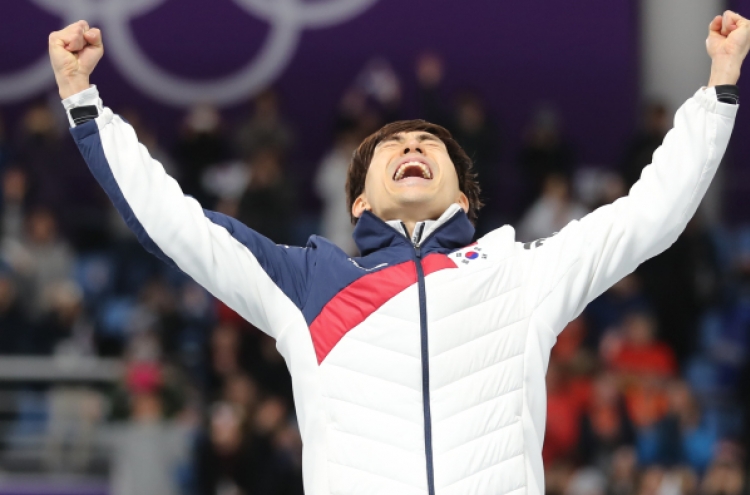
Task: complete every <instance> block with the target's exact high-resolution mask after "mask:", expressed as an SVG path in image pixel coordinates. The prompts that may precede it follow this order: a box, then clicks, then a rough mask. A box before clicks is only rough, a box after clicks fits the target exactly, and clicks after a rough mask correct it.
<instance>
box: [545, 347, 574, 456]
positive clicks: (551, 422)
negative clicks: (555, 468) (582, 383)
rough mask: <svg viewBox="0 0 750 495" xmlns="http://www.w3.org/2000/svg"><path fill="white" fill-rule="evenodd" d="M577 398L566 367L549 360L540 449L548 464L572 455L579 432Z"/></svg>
mask: <svg viewBox="0 0 750 495" xmlns="http://www.w3.org/2000/svg"><path fill="white" fill-rule="evenodd" d="M580 413H581V411H580V401H579V400H578V397H577V396H576V394H575V393H574V391H573V390H572V388H571V387H570V382H569V379H568V373H567V370H566V369H565V368H564V367H563V366H562V365H561V364H559V363H558V362H557V361H554V360H552V361H550V363H549V368H548V370H547V427H546V429H545V441H544V447H543V449H542V458H543V459H544V464H545V465H547V466H549V465H551V464H554V463H555V462H556V461H559V460H561V459H563V458H565V457H566V456H568V455H570V454H572V453H573V452H574V450H575V447H576V445H577V443H578V440H579V435H580V426H579V424H580Z"/></svg>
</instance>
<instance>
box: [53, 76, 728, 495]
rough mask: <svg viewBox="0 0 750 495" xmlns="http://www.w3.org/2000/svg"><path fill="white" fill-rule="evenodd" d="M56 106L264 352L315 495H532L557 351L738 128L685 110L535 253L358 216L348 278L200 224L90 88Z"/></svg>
mask: <svg viewBox="0 0 750 495" xmlns="http://www.w3.org/2000/svg"><path fill="white" fill-rule="evenodd" d="M64 103H65V106H66V107H67V108H68V109H69V110H70V109H76V108H78V109H81V108H84V107H88V106H95V107H97V112H95V114H98V117H97V118H96V119H95V120H90V121H88V122H85V123H81V124H80V125H77V126H75V124H76V122H81V121H82V120H86V119H85V118H81V114H80V112H79V115H78V116H75V115H74V116H73V117H74V118H72V119H71V121H72V123H73V124H74V128H73V129H72V131H71V132H72V134H73V136H74V138H75V140H76V142H77V144H78V146H79V148H80V150H81V152H82V153H83V156H84V157H85V159H86V161H87V163H88V165H89V167H90V168H91V170H92V172H93V174H94V175H95V176H96V178H97V179H98V181H99V182H100V183H101V185H102V186H103V187H104V189H105V190H106V191H107V193H108V194H109V196H110V198H111V199H112V201H113V202H114V204H115V205H116V207H117V208H118V209H119V211H120V213H121V214H122V215H123V217H124V218H125V220H126V221H127V223H128V225H129V226H130V227H131V229H133V231H134V232H135V233H136V234H137V235H138V237H139V239H140V240H141V242H142V243H143V244H144V246H145V247H146V248H147V249H149V250H150V251H151V252H153V253H154V254H156V255H157V256H160V257H161V258H163V259H164V260H165V261H166V262H168V263H170V264H172V265H175V266H177V267H178V268H180V269H181V270H183V271H184V272H186V273H187V274H189V275H191V276H192V277H193V278H194V279H195V280H196V281H197V282H198V283H200V284H202V285H203V286H205V287H206V288H207V289H208V290H209V291H211V292H212V293H213V294H214V295H216V297H218V298H219V299H221V300H222V301H224V302H225V303H226V304H227V305H229V306H230V307H231V308H233V309H234V310H235V311H237V312H238V313H239V314H240V315H242V316H243V317H244V318H246V319H247V320H248V321H250V322H252V323H253V324H254V325H256V326H257V327H258V328H260V329H262V330H263V331H265V332H267V333H268V334H269V335H271V336H273V337H274V338H275V339H276V340H277V346H278V349H279V351H280V352H281V354H282V355H283V356H284V358H285V360H286V363H287V365H288V367H289V370H290V372H291V375H292V381H293V387H294V396H295V401H296V408H297V414H298V419H299V425H300V429H301V433H302V438H303V442H304V454H303V457H304V484H305V491H306V493H308V494H309V495H333V494H335V495H365V494H373V495H374V494H383V495H385V494H387V495H468V494H477V495H479V494H481V495H504V494H510V493H513V494H518V495H521V494H529V495H541V494H542V493H544V486H543V484H544V480H543V469H542V457H541V449H542V440H543V438H544V426H545V414H546V394H545V381H544V376H545V371H546V368H547V362H548V358H549V353H550V349H551V348H552V346H553V344H554V343H555V339H556V336H557V334H558V333H559V332H560V331H561V330H562V329H563V328H564V327H565V325H566V324H567V323H568V322H569V321H570V320H571V319H573V318H575V317H576V316H577V315H578V314H580V313H581V311H583V309H584V307H585V306H586V304H587V303H588V302H589V301H591V300H592V299H594V298H595V297H597V296H598V295H599V294H601V293H602V292H603V291H605V290H606V289H607V288H608V287H610V286H611V285H612V284H614V283H615V282H616V281H618V280H619V279H621V278H622V277H623V276H625V275H627V274H628V273H630V272H632V271H633V270H634V269H635V268H636V266H638V264H639V263H641V262H643V261H645V260H646V259H648V258H650V257H652V256H654V255H656V254H658V253H660V252H661V251H663V250H665V249H666V248H667V247H669V246H670V245H671V244H672V243H673V242H674V241H675V240H676V239H677V237H678V236H679V234H680V232H682V230H683V229H684V227H685V226H686V224H687V222H688V220H689V219H690V218H691V216H692V215H693V214H694V213H695V211H696V208H697V207H698V204H699V202H700V200H701V197H702V196H703V195H704V193H705V191H706V188H707V187H708V185H709V182H710V181H711V178H712V177H713V176H714V173H715V172H716V169H717V167H718V165H719V162H720V160H721V157H722V154H723V153H724V150H725V148H726V146H727V141H728V140H729V136H730V133H731V130H732V126H733V123H734V117H735V114H736V111H737V106H736V105H731V104H726V103H721V102H719V101H718V100H717V96H716V92H715V90H714V89H713V88H708V89H702V90H700V91H698V92H697V93H696V94H695V96H694V97H693V98H691V99H690V100H688V101H687V103H685V105H683V106H682V108H680V110H679V111H678V112H677V115H676V118H675V126H674V129H673V130H672V131H670V132H669V134H668V135H667V137H666V139H665V141H664V144H663V145H662V146H661V147H660V148H659V149H658V151H656V153H655V154H654V159H653V164H652V165H650V166H648V167H646V168H645V169H644V171H643V174H642V177H641V180H640V181H638V182H637V183H636V184H635V185H634V186H633V188H632V190H631V191H630V194H629V195H628V196H626V197H624V198H621V199H619V200H617V201H615V202H614V203H613V204H611V205H608V206H604V207H602V208H599V209H598V210H596V211H595V212H593V213H591V214H590V215H588V216H586V217H585V218H583V219H582V220H580V221H574V222H572V223H570V224H569V225H568V226H566V227H565V228H564V229H562V231H561V232H559V233H558V234H557V235H555V236H554V237H551V238H549V239H544V240H539V241H536V242H534V243H529V244H521V243H518V242H516V240H515V233H514V230H513V228H511V227H509V226H506V227H502V228H500V229H498V230H496V231H494V232H491V233H490V234H488V235H486V236H484V237H483V238H481V239H479V240H478V241H477V242H476V243H474V244H471V241H472V236H473V233H474V230H473V228H472V226H471V224H470V223H469V221H468V219H467V218H466V216H465V214H464V213H463V211H461V210H460V208H458V207H457V206H455V205H454V206H453V207H451V208H449V209H448V211H446V212H445V214H444V215H443V216H442V217H441V218H440V219H438V220H437V221H435V222H424V223H421V224H418V225H417V228H416V229H415V236H414V238H413V239H409V238H407V236H405V235H404V232H403V230H402V228H401V226H400V225H399V224H398V223H397V222H396V223H395V224H393V225H388V224H386V223H384V222H383V221H381V220H380V219H378V218H376V217H375V216H373V215H371V214H369V213H366V214H365V215H364V216H363V218H362V219H361V220H360V221H359V223H358V225H357V228H356V231H355V239H356V241H357V243H358V245H359V247H360V249H361V252H362V256H361V257H359V258H349V257H347V255H346V254H345V253H343V252H342V251H341V250H339V249H338V248H337V247H335V246H334V245H333V244H331V243H330V242H328V241H326V240H325V239H323V238H320V237H317V236H313V237H312V238H311V239H310V241H309V243H308V245H307V247H304V248H296V247H286V246H278V245H276V244H274V243H273V242H271V241H269V240H268V239H266V238H263V237H262V236H260V235H258V234H257V233H255V232H253V231H251V230H250V229H248V228H247V227H245V226H244V225H242V224H241V223H239V222H237V221H236V220H234V219H231V218H229V217H226V216H224V215H221V214H218V213H214V212H209V211H204V210H203V209H202V208H201V206H200V205H199V204H198V203H197V202H196V201H195V200H194V199H192V198H190V197H185V196H184V195H183V193H182V191H181V190H180V187H179V185H178V184H177V183H176V182H175V181H174V180H173V179H172V178H170V177H169V176H168V175H167V174H166V173H165V172H164V170H163V168H162V167H161V165H160V164H159V163H158V162H156V161H154V160H153V159H152V158H151V157H150V156H149V154H148V152H147V150H146V148H144V147H143V146H141V145H139V144H138V140H137V137H136V135H135V132H134V131H133V129H132V128H131V127H130V126H129V125H128V124H127V123H126V122H125V121H123V120H122V119H121V118H120V117H118V116H117V115H115V114H113V113H112V112H111V111H110V110H109V109H106V108H103V107H102V105H101V101H100V100H99V97H98V93H97V91H96V88H95V87H92V88H90V89H88V90H86V91H84V92H82V93H79V94H78V95H75V96H74V97H71V98H69V99H68V100H65V102H64ZM74 113H75V110H74ZM83 114H84V115H85V114H86V112H83Z"/></svg>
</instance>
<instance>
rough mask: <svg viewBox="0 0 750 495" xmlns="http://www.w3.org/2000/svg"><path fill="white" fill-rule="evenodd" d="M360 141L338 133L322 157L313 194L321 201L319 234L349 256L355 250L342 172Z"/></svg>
mask: <svg viewBox="0 0 750 495" xmlns="http://www.w3.org/2000/svg"><path fill="white" fill-rule="evenodd" d="M360 137H361V136H360V135H359V133H358V132H357V130H356V129H353V128H349V129H344V130H341V131H339V132H338V133H337V135H336V142H335V144H334V147H333V149H332V150H331V151H329V152H328V153H327V154H326V156H325V157H323V160H322V161H321V162H320V166H319V167H318V172H317V174H316V176H315V190H316V192H317V193H318V197H319V198H320V199H321V200H322V201H323V214H322V215H321V233H322V234H323V237H325V238H326V239H328V240H329V241H331V242H333V243H334V244H336V245H337V246H338V247H340V248H341V249H343V250H344V251H345V252H346V253H348V254H349V255H352V256H353V255H355V254H356V253H357V246H356V245H355V244H354V239H353V238H352V232H353V230H354V226H353V225H352V222H351V213H350V212H348V211H347V209H346V187H345V186H346V171H347V170H348V169H349V163H350V162H351V159H352V153H354V150H355V149H356V148H357V146H358V144H359V141H360V140H361V139H360Z"/></svg>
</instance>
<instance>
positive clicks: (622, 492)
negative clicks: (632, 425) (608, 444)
mask: <svg viewBox="0 0 750 495" xmlns="http://www.w3.org/2000/svg"><path fill="white" fill-rule="evenodd" d="M637 459H638V458H637V456H636V453H635V449H634V448H633V447H619V448H618V449H616V450H615V451H614V452H613V453H612V463H611V464H610V466H609V469H608V471H609V477H608V486H607V495H634V494H635V489H636V481H637V479H638V463H637Z"/></svg>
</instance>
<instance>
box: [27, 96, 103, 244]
mask: <svg viewBox="0 0 750 495" xmlns="http://www.w3.org/2000/svg"><path fill="white" fill-rule="evenodd" d="M16 161H17V162H18V163H19V164H20V166H21V167H22V169H23V170H24V172H25V173H26V174H27V176H28V182H29V190H28V203H29V205H31V206H34V207H38V208H44V209H47V210H50V211H54V212H55V214H56V216H57V222H58V226H59V230H60V232H61V233H62V234H63V235H64V236H66V238H67V240H68V242H69V243H70V244H72V245H74V246H75V247H76V248H78V249H81V250H87V249H91V248H93V247H98V246H101V245H102V240H103V239H106V232H107V230H106V224H107V214H106V212H107V211H108V209H107V208H105V205H106V204H107V203H106V202H105V201H106V196H105V195H104V193H103V192H102V190H101V188H100V187H99V185H98V184H97V183H96V181H95V179H94V178H93V176H92V175H91V173H90V172H89V170H88V169H87V168H86V166H85V164H84V163H83V160H82V159H81V157H80V153H79V152H78V151H77V150H76V148H75V145H74V144H73V142H72V141H71V140H70V139H69V137H68V133H67V131H66V130H64V129H62V128H61V127H60V126H59V122H58V120H57V119H56V117H55V113H54V112H53V110H52V109H51V108H50V106H49V104H48V103H47V102H44V101H40V102H38V103H35V104H33V105H32V106H31V107H30V108H29V109H28V110H27V111H26V113H25V114H24V116H23V119H22V125H21V129H20V135H19V139H18V143H17V147H16Z"/></svg>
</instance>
